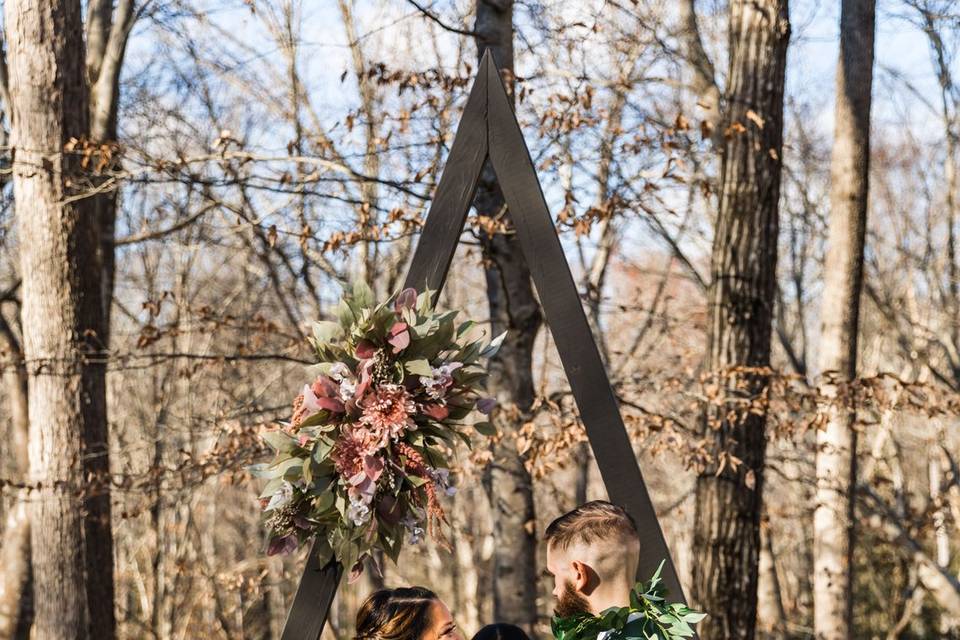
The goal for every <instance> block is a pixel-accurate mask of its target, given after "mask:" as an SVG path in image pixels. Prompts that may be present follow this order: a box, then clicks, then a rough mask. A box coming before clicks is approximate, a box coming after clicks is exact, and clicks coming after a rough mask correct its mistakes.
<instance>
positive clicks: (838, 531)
mask: <svg viewBox="0 0 960 640" xmlns="http://www.w3.org/2000/svg"><path fill="white" fill-rule="evenodd" d="M874 15H875V0H844V1H843V5H842V8H841V13H840V56H839V60H838V65H837V96H836V106H835V123H836V124H835V126H834V142H833V154H832V157H831V161H830V223H829V225H830V228H829V233H828V237H827V255H826V262H825V264H824V287H823V295H822V297H821V299H822V307H821V317H822V331H821V336H820V372H821V375H822V376H824V379H823V381H822V383H821V385H822V386H821V392H822V393H823V394H824V395H825V396H826V397H833V396H836V395H837V394H838V388H839V384H842V383H843V382H844V381H846V380H850V379H852V378H854V377H856V374H857V332H858V325H859V317H860V290H861V286H862V282H863V245H864V234H865V231H866V221H867V192H868V180H869V159H870V92H871V87H872V84H873V31H874ZM841 396H842V394H841ZM822 410H823V411H824V412H825V414H826V415H825V417H826V419H827V423H826V428H825V429H823V430H818V431H817V447H816V451H817V490H816V499H815V508H814V516H813V520H814V543H813V544H814V558H815V562H814V589H813V607H814V633H815V634H816V637H817V638H818V639H825V640H826V639H834V638H836V639H838V640H839V639H841V638H849V637H851V636H852V633H853V628H852V626H851V616H852V587H853V578H852V569H853V564H852V561H851V560H852V553H853V534H854V518H853V515H854V495H855V487H856V451H857V437H856V431H855V429H854V420H855V417H856V415H855V412H854V410H853V407H852V406H850V405H849V404H847V403H846V402H844V401H843V399H842V397H841V400H840V402H839V403H837V404H829V405H827V406H825V407H823V409H822Z"/></svg>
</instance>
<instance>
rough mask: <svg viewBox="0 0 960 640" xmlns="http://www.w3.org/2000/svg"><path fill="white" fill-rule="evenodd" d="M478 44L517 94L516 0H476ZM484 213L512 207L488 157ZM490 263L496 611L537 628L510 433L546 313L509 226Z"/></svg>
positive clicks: (505, 216) (526, 401) (487, 238)
mask: <svg viewBox="0 0 960 640" xmlns="http://www.w3.org/2000/svg"><path fill="white" fill-rule="evenodd" d="M474 29H475V31H476V32H477V36H476V41H477V49H478V53H479V55H480V56H482V55H483V53H484V52H485V51H486V50H487V49H490V51H491V53H492V54H493V57H494V60H496V62H497V64H498V65H499V67H500V68H501V69H502V70H503V72H504V73H505V74H508V76H509V77H506V78H505V80H507V84H508V87H509V89H510V93H511V96H512V95H513V91H512V86H513V77H512V74H513V0H477V4H476V24H475V26H474ZM474 205H475V207H476V210H477V213H478V214H480V215H481V216H488V217H490V218H494V219H497V220H505V221H506V222H507V224H508V225H509V212H508V211H507V210H506V204H505V202H504V199H503V194H502V193H501V191H500V187H499V186H498V185H497V182H496V176H495V175H494V173H493V169H492V168H491V166H490V165H489V163H488V164H487V166H486V167H485V169H484V172H483V175H482V177H481V179H480V184H479V187H478V188H477V195H476V199H475V202H474ZM481 241H482V245H483V257H484V271H485V274H486V282H487V300H488V303H489V306H490V318H491V323H492V326H493V333H494V334H499V333H501V332H503V331H508V332H509V333H508V334H507V339H506V340H505V341H504V343H503V346H502V347H501V349H500V351H499V353H497V355H496V357H494V358H493V359H492V360H491V361H490V377H489V383H488V388H489V391H490V392H491V393H492V394H493V395H494V396H495V397H496V398H497V400H498V401H499V403H500V408H499V409H498V410H497V411H496V412H495V415H494V417H493V422H494V424H495V426H496V427H497V429H498V430H499V432H500V433H501V434H503V436H504V441H503V442H502V443H500V444H497V445H494V459H493V462H492V463H491V464H490V466H489V468H488V470H487V474H486V478H485V486H486V488H487V494H488V496H489V499H490V502H491V507H492V513H493V518H494V531H493V535H494V540H495V542H496V545H495V549H496V550H495V551H494V557H493V575H492V579H493V584H492V585H491V586H492V592H493V613H494V618H495V619H497V620H509V621H510V622H512V623H514V624H518V625H520V626H522V627H524V628H525V629H526V630H527V631H528V632H531V633H532V631H533V627H534V625H535V624H536V621H537V591H536V587H537V541H536V534H535V530H536V519H535V516H534V506H533V480H532V478H531V477H530V474H529V472H528V471H527V469H526V467H525V466H524V464H523V459H522V458H521V457H520V456H519V455H518V454H517V450H516V447H515V444H514V440H512V439H511V438H510V435H511V434H512V433H515V432H516V431H517V429H518V428H519V426H520V425H521V424H522V423H523V421H524V416H525V415H526V413H527V412H528V411H529V409H530V407H531V405H532V404H533V397H534V386H533V370H532V360H533V347H534V342H535V340H536V337H537V331H538V330H539V328H540V325H541V321H542V315H541V312H540V306H539V304H538V303H537V301H536V298H535V297H534V295H533V286H532V284H531V281H530V270H529V269H528V267H527V265H526V262H525V261H524V259H523V254H522V253H521V250H520V246H519V242H518V241H517V238H516V236H515V235H513V234H510V233H493V234H483V236H482V238H481Z"/></svg>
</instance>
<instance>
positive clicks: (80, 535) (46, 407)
mask: <svg viewBox="0 0 960 640" xmlns="http://www.w3.org/2000/svg"><path fill="white" fill-rule="evenodd" d="M5 10H6V29H7V41H8V56H9V76H10V95H11V105H10V106H11V119H12V129H13V140H12V145H13V148H14V164H13V182H14V197H15V200H16V207H17V224H18V226H17V229H18V234H19V241H20V272H21V274H22V277H23V314H22V318H23V327H24V336H23V351H24V356H25V359H26V363H27V376H28V389H29V397H30V406H29V417H30V446H29V454H30V474H29V475H30V480H31V483H33V484H34V485H35V486H36V487H38V488H37V489H36V490H35V495H34V496H32V500H31V504H30V517H31V522H32V525H33V526H32V527H31V546H32V551H33V553H32V568H33V577H34V585H35V592H36V593H38V594H41V595H42V597H40V598H37V600H36V623H35V628H34V633H35V635H36V637H37V638H41V639H46V638H85V637H88V636H89V635H90V630H89V628H88V624H93V625H95V627H94V628H95V629H96V637H97V638H110V637H113V634H114V625H113V597H112V596H113V589H112V584H113V561H112V553H110V554H107V557H105V558H104V557H101V558H99V562H100V564H92V563H90V562H88V560H90V558H88V557H87V554H86V551H85V549H86V547H85V542H84V538H85V534H86V537H87V539H88V541H90V542H93V543H94V545H99V544H107V545H109V544H110V542H111V540H110V522H109V494H108V493H104V492H105V490H106V489H108V488H109V486H108V485H106V486H104V485H103V481H105V480H107V479H106V478H104V477H96V478H94V479H93V481H91V480H90V478H89V477H88V474H89V473H91V472H98V471H100V470H102V469H105V468H108V467H107V463H108V458H107V455H106V453H107V452H106V440H105V437H104V434H105V433H106V419H105V409H106V407H105V404H106V403H105V393H104V391H105V390H104V371H105V367H104V364H103V358H102V353H100V352H101V343H100V338H101V336H100V335H99V330H100V327H101V323H102V317H103V314H102V309H101V291H100V260H99V243H100V234H99V224H98V223H97V220H96V218H95V217H94V216H92V215H90V214H89V212H88V210H87V209H88V206H87V204H86V202H85V201H84V200H83V199H79V198H77V197H76V196H77V195H78V191H79V190H81V189H83V187H84V183H85V180H84V178H83V176H82V175H81V173H80V167H79V158H78V156H76V155H71V154H66V153H64V145H65V144H66V143H68V142H69V141H70V140H71V139H72V138H82V137H83V136H84V135H85V134H86V133H87V125H88V113H87V89H86V86H85V82H84V66H83V62H84V55H83V51H84V43H83V32H82V22H81V17H80V5H79V3H73V2H63V1H62V0H39V1H38V0H11V1H10V2H7V3H6V4H5ZM87 461H89V464H87ZM84 491H88V494H87V495H84V494H83V492H84ZM98 492H99V494H100V495H96V494H97V493H98ZM103 495H105V496H106V510H105V521H104V511H103V508H102V504H103V502H104V498H103V497H102V496H103ZM91 508H92V509H94V511H93V512H92V513H91V516H92V517H88V518H87V520H86V523H85V522H84V519H83V513H84V510H85V509H86V510H89V509H91ZM85 524H86V527H85ZM85 529H86V531H84V530H85ZM91 536H105V537H106V540H105V541H104V540H103V539H94V540H90V537H91ZM111 548H112V547H111ZM88 585H89V588H88ZM103 599H107V604H106V605H105V606H101V605H95V606H93V607H88V600H89V602H90V603H96V602H98V601H100V602H102V600H103ZM106 608H109V615H108V616H106V617H104V616H102V615H101V612H102V611H103V610H105V609H106ZM88 609H89V611H88ZM91 612H92V615H91Z"/></svg>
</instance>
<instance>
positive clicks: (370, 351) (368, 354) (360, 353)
mask: <svg viewBox="0 0 960 640" xmlns="http://www.w3.org/2000/svg"><path fill="white" fill-rule="evenodd" d="M376 352H377V345H375V344H373V343H372V342H370V341H369V340H361V341H360V342H358V343H357V350H356V356H357V359H359V360H369V359H370V358H372V357H373V356H374V354H375V353H376Z"/></svg>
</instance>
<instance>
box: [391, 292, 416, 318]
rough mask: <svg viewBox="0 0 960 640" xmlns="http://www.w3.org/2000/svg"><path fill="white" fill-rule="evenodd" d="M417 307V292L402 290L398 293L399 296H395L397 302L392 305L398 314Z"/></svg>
mask: <svg viewBox="0 0 960 640" xmlns="http://www.w3.org/2000/svg"><path fill="white" fill-rule="evenodd" d="M416 305H417V290H416V289H404V290H403V291H401V292H400V295H398V296H397V301H396V302H395V303H394V305H393V308H394V309H395V310H396V312H397V313H400V312H401V311H403V310H404V309H413V308H414V307H415V306H416Z"/></svg>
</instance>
